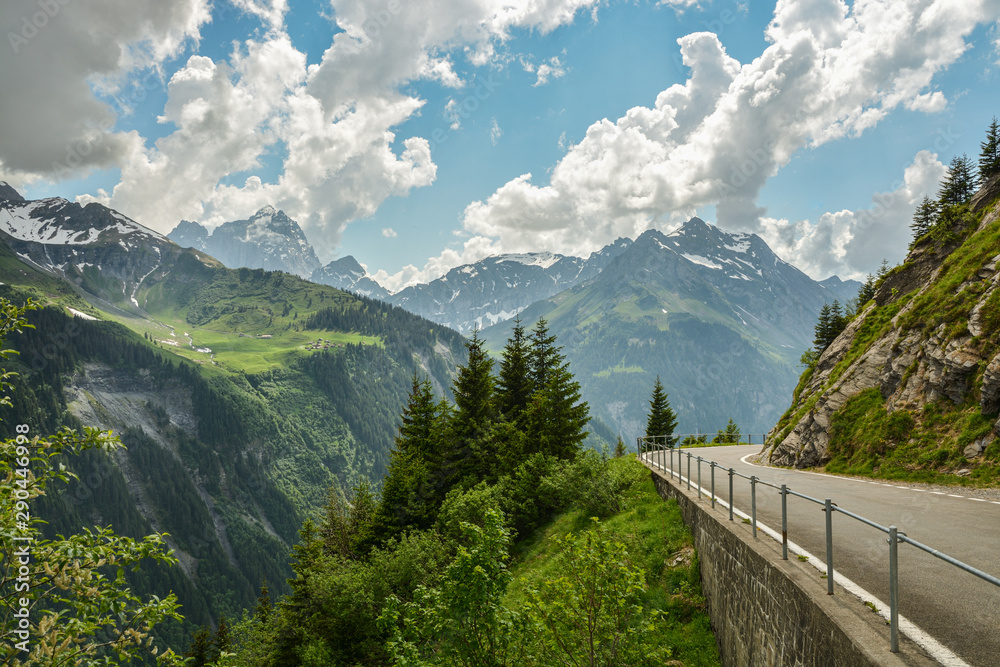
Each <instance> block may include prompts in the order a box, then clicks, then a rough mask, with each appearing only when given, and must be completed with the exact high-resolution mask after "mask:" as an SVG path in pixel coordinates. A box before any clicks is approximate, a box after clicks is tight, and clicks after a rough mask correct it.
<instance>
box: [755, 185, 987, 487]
mask: <svg viewBox="0 0 1000 667" xmlns="http://www.w3.org/2000/svg"><path fill="white" fill-rule="evenodd" d="M998 196H1000V176H996V177H994V178H993V179H992V180H991V181H990V182H989V183H988V184H987V185H986V186H985V187H984V188H983V189H982V190H980V192H979V193H978V194H977V195H976V197H975V198H974V199H973V200H972V202H971V204H970V206H969V209H967V210H966V211H964V213H963V214H962V215H958V216H956V217H955V219H954V220H952V221H951V223H950V224H948V225H944V226H942V227H941V228H939V229H938V230H937V231H936V232H934V233H932V234H930V235H928V236H925V237H924V238H923V239H922V240H921V241H920V243H918V244H917V245H916V246H915V247H914V248H913V250H912V251H911V252H910V254H909V256H908V257H907V258H906V260H905V262H904V263H903V264H902V265H901V266H900V267H897V268H896V269H894V270H893V271H892V272H890V274H889V275H888V276H887V277H886V279H885V280H884V282H883V283H882V285H881V286H880V287H879V289H878V291H877V293H876V296H875V299H874V300H873V301H871V302H869V303H868V304H867V306H865V307H864V308H863V310H862V312H861V313H860V314H859V315H858V316H857V317H856V318H855V319H854V320H853V321H851V322H850V324H849V325H848V326H847V328H846V329H845V330H844V331H843V333H841V334H840V336H839V337H837V339H836V340H835V341H834V342H833V343H832V344H831V345H830V347H828V348H827V349H826V350H825V351H824V352H823V354H822V356H821V357H820V358H819V361H818V363H817V364H816V366H815V368H814V369H812V370H811V371H807V372H806V374H805V375H803V378H802V379H801V381H800V385H799V388H798V389H797V390H796V395H795V397H794V399H793V404H792V406H791V408H789V410H788V412H787V413H786V414H785V416H784V417H783V418H782V420H781V421H780V422H779V423H778V425H777V426H776V427H775V428H774V430H772V431H771V433H770V434H769V436H768V441H767V448H766V449H765V453H764V454H765V458H766V459H767V460H769V461H770V462H771V463H773V464H777V465H788V466H795V467H798V468H803V467H810V466H817V465H823V464H825V463H827V462H828V461H829V460H830V459H831V451H830V444H831V429H832V425H833V422H834V420H835V419H836V418H837V416H838V415H839V414H842V411H843V410H844V407H845V405H846V404H847V403H848V402H849V401H850V400H851V399H852V398H854V397H856V396H858V395H860V394H861V393H862V392H865V391H866V390H872V389H878V392H879V394H880V395H881V398H882V400H883V401H884V408H885V410H886V411H887V412H888V413H890V414H892V413H897V412H900V413H901V412H903V411H905V412H906V418H905V419H904V420H903V421H902V422H901V423H903V422H905V423H909V421H908V420H910V419H912V421H913V424H914V426H913V429H912V432H914V433H915V432H919V431H921V430H922V429H923V430H925V431H926V430H927V429H932V428H934V429H938V430H939V431H940V432H941V433H942V436H943V437H945V439H947V437H949V436H951V437H952V440H954V441H955V442H956V446H957V447H958V448H959V449H961V450H962V452H961V453H962V455H964V457H965V459H976V458H977V457H979V456H981V455H982V454H983V452H984V451H985V450H986V448H987V447H988V446H989V445H990V443H991V442H992V441H993V440H994V439H995V437H996V436H997V435H1000V420H998V421H997V422H996V423H995V424H994V426H993V428H992V432H987V433H985V434H979V436H978V437H976V438H975V440H973V441H971V442H968V443H966V442H964V441H963V440H962V439H961V438H960V437H959V438H957V439H956V438H955V437H953V436H954V433H951V434H949V433H947V429H942V428H941V424H940V422H942V421H944V422H947V421H948V419H951V420H952V421H956V422H957V421H958V420H959V418H960V417H961V418H975V419H978V420H980V421H981V420H982V419H983V418H985V417H988V418H989V419H991V420H992V419H995V418H996V414H997V412H1000V254H997V253H998V252H1000V203H998V201H997V197H998ZM928 406H934V407H933V408H928ZM942 411H943V412H944V413H946V414H947V415H951V417H949V418H948V419H941V418H937V417H935V418H936V420H937V422H936V423H935V424H933V425H932V424H931V423H930V422H931V421H932V420H931V419H930V415H938V414H940V413H941V412H942ZM979 415H981V417H980V416H979ZM898 440H899V441H893V439H892V438H891V437H890V438H889V441H887V442H886V443H884V445H883V449H884V450H888V449H891V448H893V447H896V446H899V445H904V444H908V443H912V442H913V437H912V436H911V432H910V430H906V431H905V434H901V437H899V438H898Z"/></svg>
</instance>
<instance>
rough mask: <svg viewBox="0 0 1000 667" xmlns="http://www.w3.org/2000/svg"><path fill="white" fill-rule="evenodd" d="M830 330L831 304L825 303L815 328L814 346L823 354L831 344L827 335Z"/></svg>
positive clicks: (820, 310)
mask: <svg viewBox="0 0 1000 667" xmlns="http://www.w3.org/2000/svg"><path fill="white" fill-rule="evenodd" d="M829 332H830V304H828V303H824V304H823V307H822V308H820V309H819V317H818V318H817V320H816V326H815V327H814V328H813V334H814V335H813V347H814V348H816V352H817V353H818V354H823V350H825V349H826V348H827V346H828V345H829V344H830V343H829V341H827V337H828V336H829Z"/></svg>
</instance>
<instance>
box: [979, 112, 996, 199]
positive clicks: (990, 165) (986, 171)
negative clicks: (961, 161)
mask: <svg viewBox="0 0 1000 667" xmlns="http://www.w3.org/2000/svg"><path fill="white" fill-rule="evenodd" d="M979 146H980V148H981V149H982V150H981V152H980V153H979V183H980V184H983V183H986V181H987V180H988V179H989V178H990V176H992V175H993V174H998V173H1000V126H998V125H997V117H996V116H993V121H992V122H991V123H990V126H989V128H988V129H987V130H986V141H984V142H982V143H981V144H979Z"/></svg>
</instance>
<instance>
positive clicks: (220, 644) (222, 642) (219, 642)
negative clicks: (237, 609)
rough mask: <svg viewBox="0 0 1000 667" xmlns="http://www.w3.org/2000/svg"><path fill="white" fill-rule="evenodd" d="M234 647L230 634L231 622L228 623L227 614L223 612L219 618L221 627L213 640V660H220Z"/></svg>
mask: <svg viewBox="0 0 1000 667" xmlns="http://www.w3.org/2000/svg"><path fill="white" fill-rule="evenodd" d="M232 648H233V642H232V638H231V637H230V636H229V624H227V623H226V616H225V614H223V615H222V616H221V617H220V618H219V629H218V630H216V631H215V639H214V640H213V641H212V658H213V662H218V660H219V658H221V657H222V655H223V654H224V653H228V652H230V651H231V650H232Z"/></svg>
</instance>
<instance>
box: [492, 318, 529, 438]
mask: <svg viewBox="0 0 1000 667" xmlns="http://www.w3.org/2000/svg"><path fill="white" fill-rule="evenodd" d="M534 389H535V387H534V382H533V380H532V377H531V345H530V344H529V341H528V339H527V337H526V336H525V334H524V326H522V324H521V320H520V319H515V320H514V331H513V333H512V335H511V337H510V338H509V339H508V340H507V345H505V346H504V349H503V355H502V358H501V361H500V377H499V378H498V379H497V389H496V402H497V411H498V412H499V413H500V414H501V415H502V416H503V417H504V418H505V419H506V420H507V421H510V422H512V423H517V422H518V421H519V420H520V419H521V416H522V415H523V414H524V411H525V410H526V409H527V408H528V404H529V403H530V401H531V394H532V393H533V392H534Z"/></svg>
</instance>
